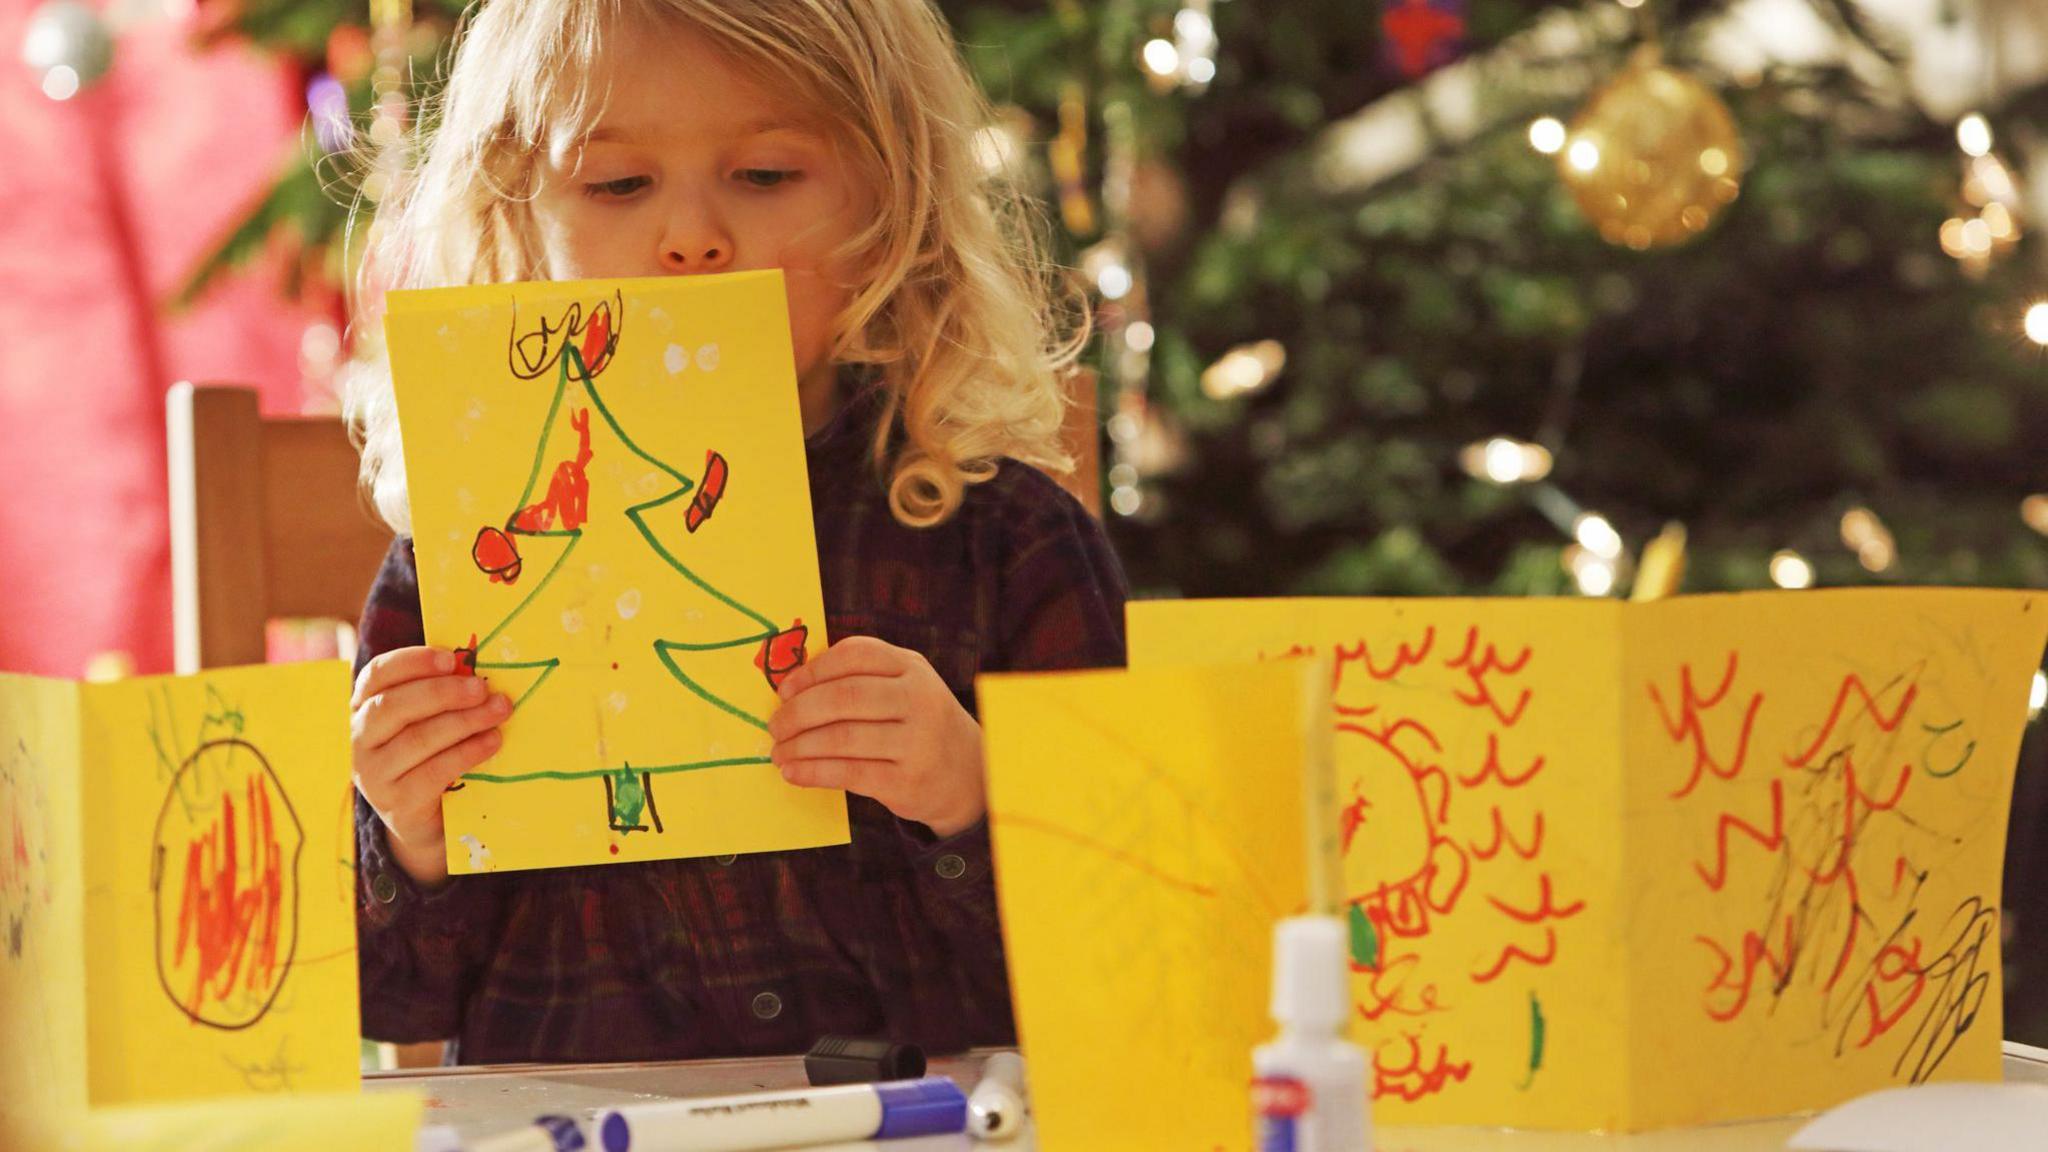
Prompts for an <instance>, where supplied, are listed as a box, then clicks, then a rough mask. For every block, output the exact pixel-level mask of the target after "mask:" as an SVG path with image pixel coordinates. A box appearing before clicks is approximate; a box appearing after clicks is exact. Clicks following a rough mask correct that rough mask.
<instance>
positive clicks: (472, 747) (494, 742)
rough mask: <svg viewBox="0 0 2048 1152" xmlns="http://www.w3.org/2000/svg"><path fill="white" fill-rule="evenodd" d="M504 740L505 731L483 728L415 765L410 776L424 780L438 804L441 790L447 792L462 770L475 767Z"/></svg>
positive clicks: (459, 777)
mask: <svg viewBox="0 0 2048 1152" xmlns="http://www.w3.org/2000/svg"><path fill="white" fill-rule="evenodd" d="M504 742H505V734H504V733H503V732H501V731H499V730H498V729H496V728H486V729H484V730H483V731H481V732H478V733H477V734H475V735H474V736H471V737H469V738H468V739H466V740H463V741H462V742H460V743H458V744H457V745H455V747H453V748H450V749H447V750H446V751H444V752H441V753H439V754H437V755H436V756H434V758H433V759H431V760H428V761H427V762H426V763H424V764H422V765H420V766H419V767H418V768H415V769H413V771H412V775H413V776H414V777H416V778H417V779H419V780H420V781H422V782H423V783H425V784H427V785H430V786H432V788H433V794H434V796H435V797H436V799H435V800H434V803H435V804H439V803H440V800H439V799H438V798H439V796H440V794H441V793H443V792H446V791H447V790H448V788H449V786H450V785H453V784H454V783H455V782H456V781H457V780H460V779H462V777H463V774H464V773H466V772H469V771H470V770H471V769H474V768H476V767H478V766H479V765H481V764H482V763H483V762H484V761H486V760H489V759H490V758H491V757H492V756H494V755H496V754H497V752H498V748H499V747H500V746H501V745H503V744H504Z"/></svg>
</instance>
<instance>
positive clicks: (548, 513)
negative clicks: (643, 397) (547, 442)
mask: <svg viewBox="0 0 2048 1152" xmlns="http://www.w3.org/2000/svg"><path fill="white" fill-rule="evenodd" d="M569 427H570V428H572V429H575V431H576V456H575V458H574V459H572V460H564V461H562V462H561V463H559V464H557V465H555V474H554V476H553V477H552V478H551V479H550V480H549V481H548V495H547V499H545V500H542V501H541V502H540V503H538V504H529V505H527V506H526V507H524V508H521V509H520V510H519V511H517V512H515V513H513V514H512V520H511V522H510V523H509V524H507V525H506V526H505V527H506V528H507V529H509V530H510V531H513V532H523V533H527V534H529V535H531V534H534V533H539V532H547V531H551V530H553V528H554V526H555V525H556V523H558V522H559V523H560V524H561V526H562V529H563V530H564V531H569V532H573V531H575V530H576V529H578V528H581V527H583V522H584V521H585V520H587V519H589V518H590V477H589V475H588V474H587V472H586V469H587V468H588V467H589V466H590V409H588V408H578V409H577V410H576V411H574V412H571V413H569Z"/></svg>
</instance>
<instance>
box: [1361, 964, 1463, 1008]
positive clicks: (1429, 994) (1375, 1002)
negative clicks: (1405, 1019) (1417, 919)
mask: <svg viewBox="0 0 2048 1152" xmlns="http://www.w3.org/2000/svg"><path fill="white" fill-rule="evenodd" d="M1421 964H1422V958H1421V957H1420V956H1417V955H1415V954H1414V953H1413V952H1410V953H1407V954H1405V955H1403V956H1401V957H1400V958H1398V959H1389V958H1388V957H1387V956H1386V955H1385V954H1384V951H1383V953H1382V955H1381V956H1380V957H1379V959H1378V961H1377V962H1376V963H1373V964H1361V963H1358V962H1357V961H1353V962H1352V965H1351V970H1352V971H1353V972H1358V973H1363V974H1365V975H1367V976H1368V977H1369V979H1368V980H1367V983H1366V987H1367V991H1366V999H1363V1000H1361V1001H1359V1004H1358V1014H1359V1015H1360V1016H1362V1017H1364V1018H1365V1019H1366V1020H1378V1019H1379V1018H1380V1017H1382V1016H1385V1015H1388V1014H1389V1013H1391V1014H1393V1015H1396V1016H1428V1015H1432V1014H1434V1013H1438V1012H1444V1011H1448V1009H1446V1008H1445V1007H1444V1006H1443V1005H1442V1004H1440V1003H1438V996H1439V993H1438V991H1437V986H1436V984H1435V983H1434V982H1432V981H1428V980H1424V979H1421V978H1420V976H1419V973H1418V971H1417V969H1419V968H1420V967H1421ZM1410 981H1414V982H1415V987H1414V989H1413V991H1412V993H1411V990H1410V988H1409V983H1410Z"/></svg>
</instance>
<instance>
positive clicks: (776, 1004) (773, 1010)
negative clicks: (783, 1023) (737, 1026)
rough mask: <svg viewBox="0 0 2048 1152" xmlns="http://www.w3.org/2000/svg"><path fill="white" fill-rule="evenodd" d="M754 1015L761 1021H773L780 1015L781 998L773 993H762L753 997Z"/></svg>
mask: <svg viewBox="0 0 2048 1152" xmlns="http://www.w3.org/2000/svg"><path fill="white" fill-rule="evenodd" d="M754 1015H755V1016H756V1017H758V1018H760V1019H762V1020H773V1019H775V1018H776V1017H777V1016H780V1015H782V997H780V996H777V995H776V994H775V993H773V992H763V993H761V994H760V995H759V996H756V997H754Z"/></svg>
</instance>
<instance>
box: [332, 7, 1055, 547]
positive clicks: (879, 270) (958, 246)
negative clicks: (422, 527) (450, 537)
mask: <svg viewBox="0 0 2048 1152" xmlns="http://www.w3.org/2000/svg"><path fill="white" fill-rule="evenodd" d="M675 21H680V22H681V24H682V25H683V26H685V27H687V28H689V29H690V30H691V31H693V32H695V33H696V34H698V35H700V36H703V37H705V38H706V39H707V40H708V41H709V42H710V43H712V44H713V45H714V46H715V47H717V48H718V49H720V50H721V51H723V52H725V53H726V54H727V56H728V58H729V59H730V60H732V61H733V63H734V64H735V66H736V67H739V68H742V69H744V70H747V71H750V72H753V73H755V74H757V75H759V76H761V77H762V78H763V79H764V80H765V81H767V82H768V83H769V84H771V85H773V86H774V90H776V91H782V92H789V93H793V94H794V95H795V96H796V97H797V99H798V100H799V101H801V102H802V103H803V104H804V105H806V106H807V107H808V108H810V109H812V110H813V111H815V112H816V113H817V114H818V115H819V116H820V117H821V118H822V119H824V120H825V121H826V122H827V123H829V124H830V125H832V126H833V128H834V129H835V131H836V132H837V134H838V136H839V137H840V142H841V145H842V147H844V148H845V149H846V151H847V153H848V155H849V156H850V157H851V158H852V161H853V168H854V171H855V173H856V178H857V179H861V180H864V181H865V182H866V187H867V189H868V190H869V191H870V192H871V193H872V195H873V198H874V199H873V202H874V203H875V204H877V205H878V206H879V209H880V210H879V211H877V212H876V213H875V217H874V220H873V222H872V223H870V224H868V225H867V226H866V227H865V228H863V229H862V230H860V231H859V232H858V233H857V234H856V235H855V236H853V237H852V238H851V239H850V240H849V241H848V243H847V245H846V248H845V249H844V250H843V251H842V252H841V253H840V254H839V255H840V257H841V259H842V260H843V264H842V265H841V266H842V267H849V268H859V269H862V270H863V273H864V275H865V277H866V278H865V280H864V282H863V283H861V284H860V285H858V286H857V288H856V290H855V292H854V293H853V297H852V300H851V303H850V304H849V305H848V307H847V308H846V310H845V311H844V312H843V313H842V314H841V315H840V316H839V317H838V319H837V322H836V325H835V328H834V333H833V336H834V340H833V345H832V348H833V351H832V353H831V355H832V359H833V360H834V361H835V362H838V363H843V364H865V365H872V366H873V368H872V370H871V371H872V374H873V375H874V376H875V377H876V378H877V379H878V380H879V382H880V385H881V387H882V389H883V392H884V396H885V399H884V405H883V407H884V411H883V413H882V419H881V420H880V422H879V424H878V426H877V428H876V430H875V435H874V441H873V444H872V446H871V455H872V460H873V463H874V465H875V467H876V469H877V472H878V474H879V475H880V476H882V477H883V478H885V479H886V482H887V485H888V493H889V505H890V509H891V511H892V512H893V513H894V515H895V516H896V518H897V519H898V520H900V521H902V522H903V523H904V524H907V525H911V526H913V527H922V526H929V525H933V524H938V523H941V522H943V521H945V520H946V519H947V518H948V517H950V516H951V515H952V514H953V513H954V511H956V510H957V509H958V508H959V506H960V502H961V500H962V498H963V497H964V495H965V492H966V489H967V487H968V486H969V485H971V484H977V483H980V482H982V481H985V480H988V479H990V478H992V477H993V476H994V475H995V473H996V466H997V462H998V461H999V460H1001V459H1002V458H1004V457H1009V458H1012V459H1016V460H1021V461H1023V462H1025V463H1028V464H1032V465H1035V466H1037V467H1040V468H1043V469H1045V470H1047V471H1051V472H1059V473H1064V472H1068V471H1070V470H1071V469H1072V467H1073V461H1072V459H1071V458H1070V457H1069V456H1068V454H1067V453H1066V451H1065V450H1063V449H1062V447H1061V445H1060V440H1059V432H1060V427H1061V423H1062V420H1063V418H1064V414H1065V406H1066V398H1065V393H1064V390H1063V389H1062V387H1061V383H1060V380H1061V375H1062V373H1063V372H1065V371H1066V370H1067V369H1068V368H1070V367H1071V366H1072V365H1073V363H1074V361H1075V359H1076V357H1077V356H1078V354H1079V351H1080V348H1081V346H1082V344H1083V343H1084V342H1085V340H1086V337H1087V331H1086V327H1087V325H1086V319H1085V312H1084V310H1083V309H1082V308H1081V307H1079V306H1078V305H1077V304H1076V303H1075V302H1074V296H1073V292H1072V290H1071V288H1068V289H1066V290H1064V291H1056V290H1055V286H1056V285H1060V284H1065V283H1067V282H1066V281H1064V280H1062V279H1061V278H1060V277H1059V276H1058V275H1057V274H1056V272H1055V270H1054V269H1052V268H1051V267H1050V266H1049V265H1048V264H1047V263H1046V262H1045V261H1044V259H1043V258H1042V257H1041V255H1040V247H1039V243H1038V239H1037V236H1038V232H1039V230H1040V228H1041V225H1042V221H1041V218H1040V217H1039V215H1038V213H1037V212H1036V211H1035V208H1034V206H1033V205H1032V204H1031V203H1030V202H1029V201H1028V200H1026V199H1025V198H1024V197H1022V196H1020V195H1019V194H1017V193H1016V192H1015V191H1014V190H1013V189H1012V188H1011V187H1010V186H1009V184H1008V183H1007V181H1005V180H1002V179H1001V178H999V177H996V176H992V175H991V174H989V173H988V172H987V171H986V169H985V168H984V166H983V165H982V164H981V163H980V162H979V161H978V159H977V157H976V155H975V141H974V135H975V133H976V132H977V131H978V130H980V129H981V128H983V127H985V126H987V125H989V124H990V123H991V122H992V117H991V114H990V110H989V107H988V105H987V102H986V101H985V100H984V99H983V97H982V96H981V93H980V91H979V90H978V89H977V88H976V87H975V85H974V82H973V80H972V79H971V78H970V77H969V75H968V73H967V70H966V68H965V66H964V65H963V64H962V62H961V60H960V56H959V53H958V50H957V49H956V47H955V45H954V43H953V39H952V36H951V33H950V32H949V31H948V29H947V28H946V25H945V23H944V21H943V19H942V18H941V17H940V15H939V14H938V13H937V12H936V11H935V10H934V9H933V8H932V7H931V5H930V3H929V0H489V2H487V3H482V4H480V5H479V6H478V7H476V8H473V9H471V12H470V14H469V16H468V18H467V19H466V22H465V26H464V27H463V28H461V29H459V30H458V33H457V36H456V49H455V52H454V56H453V60H452V64H451V65H450V66H449V70H448V75H447V82H446V84H445V86H443V88H442V89H441V91H440V94H439V95H438V97H436V98H435V99H434V100H433V101H432V103H431V105H429V106H427V107H423V108H422V109H421V113H422V114H421V116H420V117H419V120H420V123H421V124H422V125H423V127H422V129H421V130H420V131H418V132H416V133H415V134H414V136H413V137H412V138H411V139H410V140H408V141H407V142H406V143H405V144H404V145H403V147H404V148H405V153H404V155H405V157H406V163H405V164H404V165H403V168H402V170H401V171H400V172H399V173H398V174H397V178H396V179H395V180H394V181H393V182H392V185H391V187H389V188H388V189H386V190H385V191H384V193H383V195H382V197H381V199H380V201H379V202H378V204H377V206H376V211H375V216H374V219H373V220H372V222H371V223H370V225H369V228H368V229H367V232H368V237H367V241H366V251H365V258H364V260H363V263H362V271H361V282H360V283H359V285H358V295H359V300H358V304H359V305H363V304H367V305H369V307H359V308H358V316H359V317H360V318H362V319H364V320H365V321H368V320H369V319H370V318H371V317H372V316H373V315H374V313H375V311H376V308H375V302H376V299H377V296H378V294H379V293H380V292H381V291H382V290H383V289H388V288H425V287H446V286H452V285H462V284H484V283H496V282H503V281H510V280H539V279H547V278H548V277H549V275H550V272H549V269H548V267H547V262H546V259H545V256H544V255H543V252H542V247H541V244H540V243H539V240H538V237H537V235H536V233H535V229H534V226H533V219H532V215H531V211H530V200H531V197H532V194H533V191H534V189H535V188H536V186H537V182H538V181H537V169H538V167H539V164H540V162H541V160H542V159H543V158H544V156H545V154H546V151H547V149H548V147H549V146H550V144H551V143H552V142H554V141H558V140H561V139H563V138H564V137H565V136H567V137H569V138H576V137H580V136H581V135H582V134H583V133H584V132H585V131H587V130H588V128H589V126H590V124H591V122H592V121H593V120H594V118H595V116H596V114H597V112H598V111H599V110H600V106H601V104H602V102H603V95H604V94H603V93H600V92H596V91H594V90H593V87H592V84H591V82H590V78H591V77H592V76H593V75H594V74H595V65H596V63H597V57H598V55H599V53H600V52H601V51H602V47H603V43H604V39H605V37H606V36H607V35H609V34H611V33H613V32H615V31H617V30H620V29H622V28H639V27H645V26H648V25H649V24H650V23H652V24H655V25H656V26H659V25H660V23H662V22H675ZM353 231H354V229H353V228H352V232H353ZM375 328H376V324H374V323H365V324H364V325H363V331H361V332H359V333H358V339H357V346H358V348H359V349H360V350H362V355H361V356H359V362H358V363H357V364H356V365H355V366H354V370H353V371H352V372H351V373H350V377H349V380H348V383H347V385H346V395H345V400H346V407H347V411H348V414H349V417H350V419H351V421H352V422H353V423H354V425H355V426H356V428H357V429H358V432H357V434H358V436H359V437H360V439H361V443H362V457H363V459H362V481H363V484H364V486H365V487H366V488H367V489H368V490H369V492H370V494H371V497H372V500H373V501H374V503H375V504H376V507H377V510H378V512H379V514H381V515H382V516H383V517H384V519H385V520H386V521H387V522H388V523H390V524H391V526H392V527H393V528H395V529H397V530H398V531H400V532H405V531H409V530H410V520H411V517H410V513H409V511H408V508H407V500H406V480H405V461H404V455H403V452H402V449H401V443H400V439H399V429H398V411H397V402H396V400H395V398H394V396H393V393H392V388H391V379H390V371H389V367H388V364H387V363H386V362H385V361H384V359H383V356H382V353H381V340H379V339H377V338H376V336H375V333H374V329H375ZM899 420H900V422H901V426H902V428H903V431H904V435H903V436H902V437H900V438H897V437H894V436H893V435H892V430H893V428H894V427H895V425H896V424H897V422H898V421H899Z"/></svg>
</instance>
